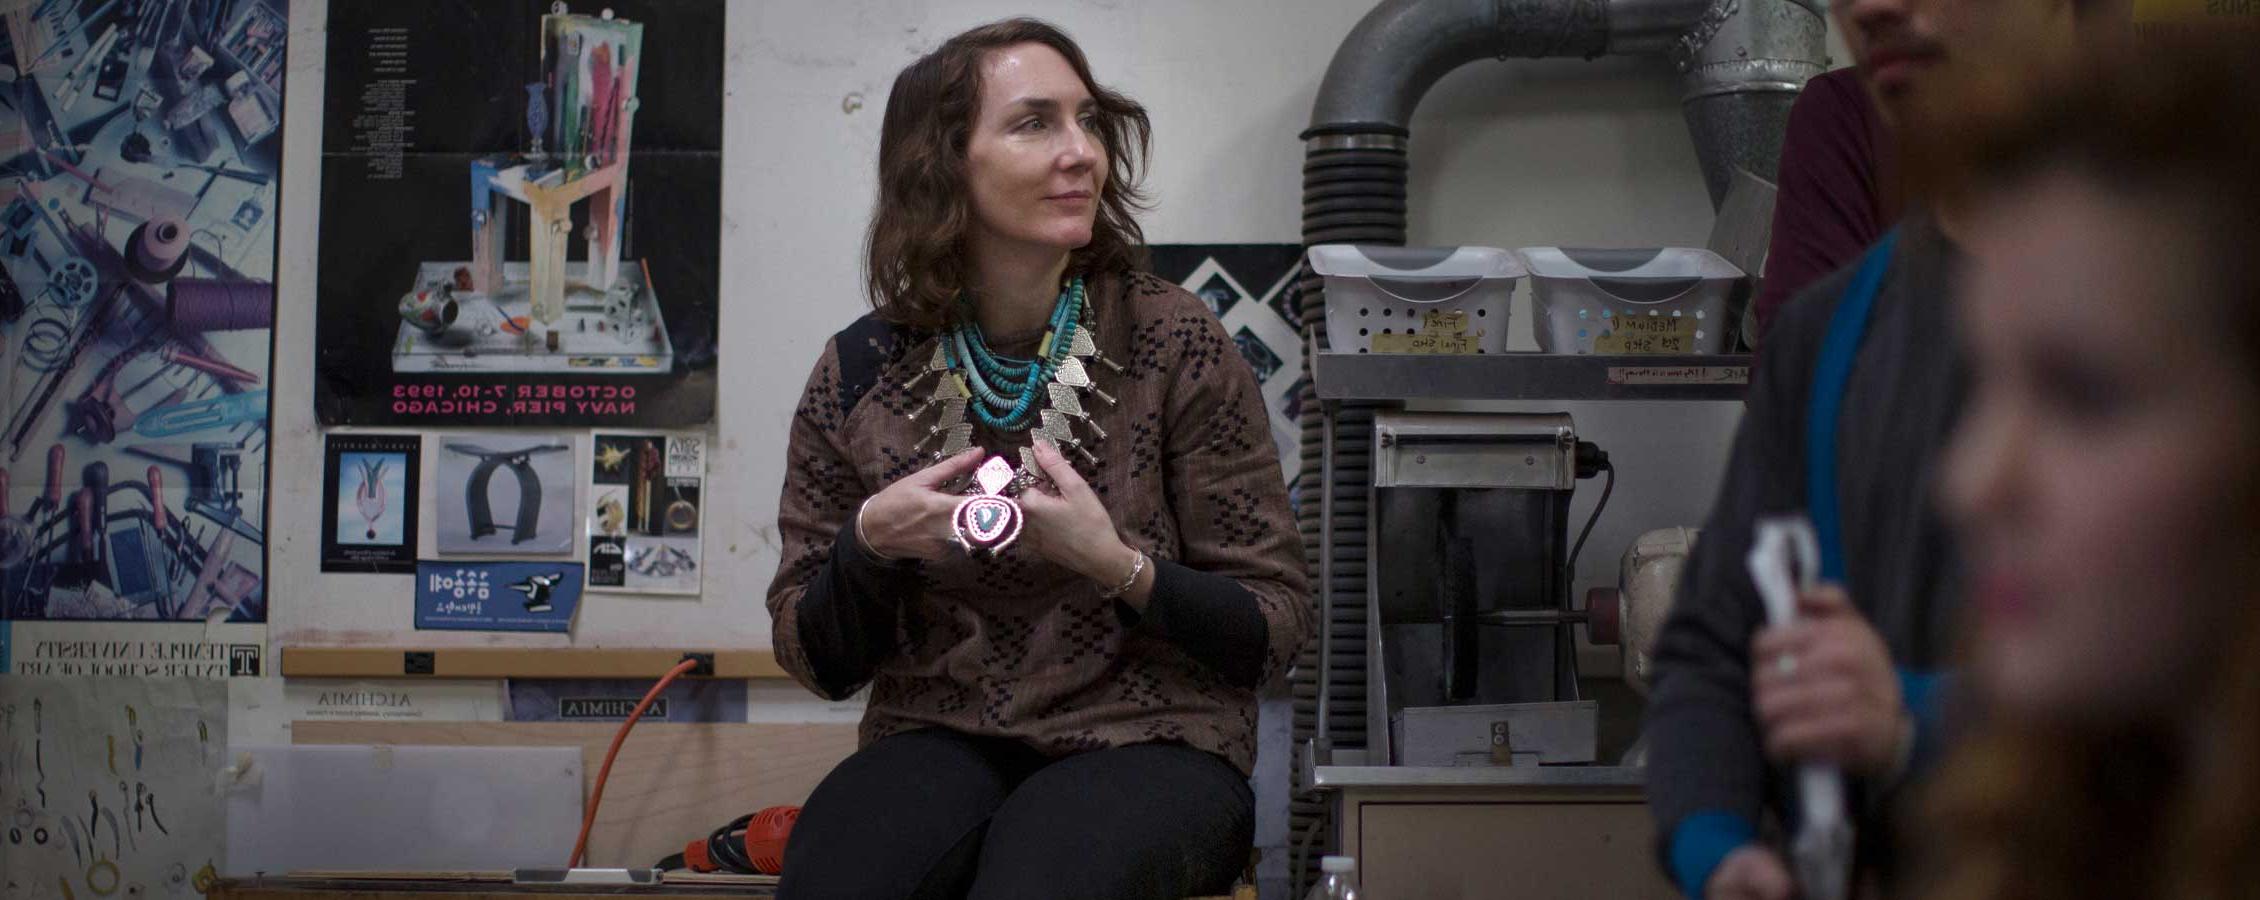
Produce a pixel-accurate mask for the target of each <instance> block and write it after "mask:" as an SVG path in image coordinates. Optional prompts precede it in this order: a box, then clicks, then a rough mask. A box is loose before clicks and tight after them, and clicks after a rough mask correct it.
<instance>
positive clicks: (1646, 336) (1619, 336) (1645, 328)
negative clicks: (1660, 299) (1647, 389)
mask: <svg viewBox="0 0 2260 900" xmlns="http://www.w3.org/2000/svg"><path fill="white" fill-rule="evenodd" d="M1611 322H1612V324H1611V325H1610V327H1609V330H1608V331H1604V332H1602V333H1601V336H1600V337H1597V338H1594V339H1593V352H1595V353H1603V354H1616V353H1693V352H1695V322H1694V320H1692V319H1688V318H1684V317H1680V316H1617V317H1615V318H1614V319H1612V320H1611Z"/></svg>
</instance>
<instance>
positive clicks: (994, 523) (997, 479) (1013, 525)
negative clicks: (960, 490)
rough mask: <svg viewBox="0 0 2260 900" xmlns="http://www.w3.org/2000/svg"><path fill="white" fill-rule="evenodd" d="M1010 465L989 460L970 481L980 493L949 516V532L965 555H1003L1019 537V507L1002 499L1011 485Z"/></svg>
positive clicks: (1001, 459) (960, 505)
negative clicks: (979, 489)
mask: <svg viewBox="0 0 2260 900" xmlns="http://www.w3.org/2000/svg"><path fill="white" fill-rule="evenodd" d="M1012 478H1013V474H1012V464H1011V463H1009V462H1006V461H1005V459H1004V457H1002V456H992V457H989V461H988V462H985V463H982V464H981V468H980V470H979V471H977V472H975V473H973V481H974V483H976V484H978V485H979V486H980V488H981V493H978V494H974V495H972V496H970V497H967V498H965V499H964V500H963V501H961V502H959V503H958V504H957V511H956V512H955V513H953V514H951V515H950V529H951V530H952V531H954V532H955V533H956V535H957V543H958V545H959V546H962V547H964V548H965V552H967V553H975V552H987V553H1002V552H1004V549H1005V548H1006V547H1010V546H1012V541H1013V539H1015V538H1018V537H1019V536H1020V526H1021V514H1020V503H1019V502H1018V501H1016V500H1013V499H1012V498H1011V497H1007V496H1005V495H1004V489H1005V486H1006V485H1009V484H1011V483H1012Z"/></svg>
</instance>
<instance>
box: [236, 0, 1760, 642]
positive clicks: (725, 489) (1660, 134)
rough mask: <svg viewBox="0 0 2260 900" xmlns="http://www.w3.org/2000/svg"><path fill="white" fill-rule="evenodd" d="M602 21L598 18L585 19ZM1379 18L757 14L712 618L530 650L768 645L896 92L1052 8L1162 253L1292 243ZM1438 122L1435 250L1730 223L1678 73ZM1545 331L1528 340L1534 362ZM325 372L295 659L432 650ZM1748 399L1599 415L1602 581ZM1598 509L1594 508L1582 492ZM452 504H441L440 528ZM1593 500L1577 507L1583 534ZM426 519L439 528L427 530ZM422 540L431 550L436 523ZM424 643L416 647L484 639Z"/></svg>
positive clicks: (294, 541) (1549, 66) (308, 72)
mask: <svg viewBox="0 0 2260 900" xmlns="http://www.w3.org/2000/svg"><path fill="white" fill-rule="evenodd" d="M582 5H586V4H584V3H582V2H578V0H576V3H575V6H576V8H578V7H580V6H582ZM1370 5H1371V4H1370V2H1368V0H1137V2H1130V0H1083V2H1073V3H1061V2H1053V3H1029V2H1019V3H1005V2H995V0H761V2H750V0H732V2H731V3H730V18H729V25H728V30H729V34H728V44H727V46H728V50H727V60H728V63H727V66H728V68H727V71H726V73H725V76H726V80H727V94H726V100H725V108H726V117H727V121H726V123H725V125H726V131H725V145H724V146H725V153H726V155H727V161H726V165H725V171H724V190H725V198H724V203H723V210H722V215H723V251H724V252H723V262H722V266H723V270H722V284H724V285H725V286H726V287H725V290H726V291H728V295H727V296H726V297H725V298H724V301H723V303H722V336H723V340H722V347H723V354H722V359H721V376H722V384H723V385H724V388H723V392H722V397H721V411H720V422H719V431H720V435H719V438H720V439H719V441H718V445H719V448H720V450H719V453H718V455H717V458H716V459H715V461H714V462H713V463H712V465H713V466H714V473H713V474H714V476H715V477H714V479H713V483H712V484H711V485H710V487H709V494H708V496H709V503H708V509H709V510H710V511H711V512H710V518H709V521H710V522H711V523H713V526H714V527H712V528H711V529H710V531H709V533H708V537H707V542H708V543H707V554H708V557H709V560H710V562H709V563H708V567H707V572H706V574H707V580H706V584H707V593H706V596H705V597H704V598H703V600H702V601H700V602H697V603H691V602H688V601H654V600H625V599H615V598H607V597H603V596H601V595H600V596H597V597H594V598H592V599H591V601H590V602H588V603H586V604H584V608H583V610H582V611H581V613H580V616H581V619H580V623H579V627H578V632H579V634H581V635H583V637H579V638H565V637H562V636H560V637H554V638H550V637H541V638H535V637H533V636H527V635H511V636H508V640H510V641H511V642H513V643H529V642H533V643H564V642H566V641H572V642H573V643H576V644H579V645H584V646H589V645H611V646H623V645H637V644H642V645H654V644H657V645H663V646H664V645H669V644H680V643H696V644H699V645H716V644H722V645H743V646H766V644H767V641H768V622H767V617H766V615H765V613H764V611H763V608H762V604H761V595H762V590H763V588H764V587H765V586H766V585H767V583H768V581H769V578H770V576H771V574H772V573H773V572H774V570H775V568H776V561H777V557H776V535H775V527H774V526H775V515H776V497H777V488H778V484H779V480H780V478H781V475H782V462H781V458H782V454H783V435H784V432H785V428H786V425H787V422H788V420H789V417H790V415H791V412H792V409H793V407H794V404H795V402H796V401H797V398H798V393H799V390H800V387H801V384H802V381H803V379H804V378H805V377H806V374H807V371H808V368H809V366H810V365H811V364H812V363H813V362H814V360H815V358H816V356H817V354H818V352H819V351H820V350H821V348H822V346H823V342H824V340H825V339H826V338H827V337H828V336H829V335H831V334H832V332H834V331H835V330H837V329H839V328H840V327H842V326H844V325H845V324H846V323H847V322H848V321H850V320H851V319H852V318H854V317H855V316H856V315H858V314H860V312H861V310H862V304H861V299H860V295H859V293H858V288H857V285H858V278H857V276H858V272H857V258H858V252H859V245H860V241H861V236H862V229H863V227H864V224H865V221H866V217H867V215H868V209H869V205H870V202H871V193H872V184H873V174H872V169H873V165H874V159H875V155H876V143H877V136H878V129H879V119H880V111H881V109H882V108H883V105H884V102H885V92H886V90H887V88H888V86H889V84H890V83H891V81H892V79H893V76H894V74H895V72H896V71H897V70H899V69H900V68H901V67H902V66H903V65H904V64H906V63H907V62H909V61H910V60H911V59H913V58H914V57H915V56H916V55H917V54H918V53H920V52H923V51H924V50H926V49H929V48H930V47H932V46H933V45H934V44H936V43H938V42H939V41H940V40H942V39H943V38H945V37H947V36H948V35H950V34H953V33H955V32H957V31H959V30H962V29H964V28H966V27H968V26H971V25H974V24H978V23H981V22H984V21H988V20H991V19H995V18H999V17H1003V16H1007V15H1013V14H1019V13H1034V14H1038V15H1041V16H1044V17H1046V18H1049V19H1051V20H1053V21H1055V22H1057V23H1058V24H1060V25H1062V26H1064V27H1065V28H1067V29H1068V30H1069V31H1070V32H1071V33H1072V34H1073V35H1075V37H1076V38H1077V39H1078V40H1079V41H1081V42H1082V43H1083V45H1084V47H1085V49H1086V50H1087V51H1088V52H1089V54H1090V56H1091V59H1092V64H1093V66H1094V67H1095V69H1096V70H1097V73H1098V75H1099V77H1100V78H1101V80H1103V81H1107V82H1109V83H1111V84H1112V85H1114V86H1115V87H1118V88H1120V89H1123V90H1125V91H1127V92H1128V93H1130V94H1131V95H1132V96H1134V97H1136V98H1138V99H1139V100H1141V101H1142V102H1144V103H1145V104H1146V105H1147V107H1148V108H1149V109H1150V110H1151V111H1152V114H1153V118H1154V125H1155V131H1156V142H1155V159H1154V165H1153V170H1152V174H1151V178H1150V180H1149V185H1150V187H1151V189H1152V193H1153V195H1154V197H1155V199H1156V201H1157V203H1158V207H1157V208H1156V209H1155V211H1154V212H1153V213H1152V214H1151V215H1150V216H1149V217H1148V218H1147V219H1146V220H1145V221H1146V225H1147V232H1148V235H1149V237H1150V238H1151V239H1153V240H1155V241H1157V242H1177V243H1194V242H1199V243H1229V242H1288V243H1291V242H1294V241H1296V240H1297V239H1298V235H1299V222H1298V218H1297V217H1298V213H1299V192H1300V177H1301V176H1300V168H1301V159H1302V147H1301V145H1300V142H1298V141H1297V140H1296V139H1295V134H1296V132H1298V131H1300V130H1301V129H1302V128H1303V127H1304V125H1305V124H1307V118H1308V115H1309V110H1310V105H1311V100H1312V97H1313V94H1314V93H1315V91H1316V89H1317V85H1318V81H1319V77H1320V75H1321V73H1323V71H1324V70H1325V65H1326V62H1327V59H1328V58H1329V56H1330V55H1331V54H1332V52H1333V50H1334V48H1335V46H1336V45H1337V44H1338V43H1339V41H1340V40H1341V38H1342V36H1343V35H1344V34H1346V33H1347V32H1348V30H1349V28H1350V26H1351V25H1352V24H1354V23H1355V22H1356V21H1357V19H1358V18H1359V17H1360V16H1361V15H1362V14H1363V13H1364V11H1365V10H1366V9H1367V8H1369V7H1370ZM291 16H292V29H293V32H294V33H293V48H292V61H293V66H292V73H291V77H292V79H293V80H292V82H291V85H290V87H291V90H290V92H289V97H288V117H289V131H290V134H289V146H288V150H287V155H286V157H285V161H286V173H285V183H286V184H287V185H288V186H289V187H288V190H287V191H286V193H285V205H284V215H285V216H286V221H287V222H289V223H291V224H290V225H289V227H288V228H287V229H286V231H285V237H284V238H283V246H282V253H281V258H282V266H281V272H280V276H279V280H280V283H281V296H282V298H283V310H282V314H281V316H280V317H279V319H278V328H277V340H278V342H279V345H278V350H277V359H276V364H277V367H278V371H281V372H310V371H311V370H312V365H313V314H312V304H311V302H310V298H311V297H312V296H313V293H314V285H315V277H316V273H315V272H314V270H313V260H314V257H315V253H314V248H315V243H314V242H315V240H316V228H315V222H316V218H317V213H318V209H319V205H318V204H319V198H318V196H317V194H318V191H317V190H316V185H318V183H319V168H318V167H319V165H320V159H319V155H320V149H321V148H320V129H319V127H318V121H319V118H320V116H321V114H322V97H321V85H322V67H321V62H320V58H321V54H322V49H323V27H324V21H325V15H324V4H323V3H322V2H321V0H293V2H292V4H291ZM1413 131H1414V134H1415V139H1414V141H1413V147H1414V150H1413V165H1414V169H1413V182H1412V190H1411V196H1412V209H1413V213H1412V235H1411V236H1412V239H1413V240H1414V241H1415V242H1436V243H1477V244H1490V245H1495V246H1503V247H1515V246H1521V245H1526V244H1551V243H1575V244H1586V245H1594V244H1601V245H1608V244H1616V245H1637V244H1667V243H1668V244H1697V245H1699V244H1700V243H1701V242H1702V240H1703V239H1704V237H1705V235H1706V233H1707V231H1708V229H1709V227H1710V222H1711V212H1710V206H1709V203H1708V201H1707V199H1706V197H1705V193H1704V190H1703V186H1702V181H1701V177H1700V173H1699V172H1698V170H1697V166H1696V163H1695V158H1694V155H1693V151H1692V148H1691V147H1690V146H1689V143H1688V138H1687V133H1686V128H1685V126H1684V124H1683V123H1682V121H1681V119H1680V115H1679V104H1678V94H1677V89H1676V85H1675V79H1674V78H1673V77H1672V76H1671V74H1670V72H1669V69H1668V66H1666V65H1665V64H1664V63H1663V62H1661V61H1660V60H1654V59H1611V60H1602V61H1598V62H1591V63H1587V62H1580V61H1545V62H1485V63H1479V64H1475V65H1470V66H1468V67H1465V68H1463V69H1461V70H1460V71H1457V72H1454V73H1452V74H1451V75H1450V76H1448V77H1447V78H1445V79H1444V81H1443V82H1442V83H1441V84H1440V85H1439V86H1438V88H1437V89H1436V90H1435V91H1434V92H1433V93H1432V94H1431V95H1430V96H1429V98H1428V100H1427V101H1426V102H1425V103H1423V104H1422V106H1421V108H1420V110H1419V113H1418V115H1417V117H1416V119H1415V122H1414V126H1413ZM1527 319H1528V317H1527V314H1526V313H1525V312H1524V311H1519V310H1518V311H1517V320H1518V323H1517V326H1516V332H1517V337H1516V340H1517V342H1518V345H1519V346H1521V347H1524V348H1528V347H1530V346H1531V344H1530V338H1529V330H1528V324H1527ZM310 391H311V384H310V379H277V381H276V388H275V393H276V408H275V423H274V424H275V443H276V446H277V448H278V449H277V452H276V454H275V462H274V469H275V471H274V487H275V490H276V492H277V493H276V499H275V520H276V527H275V528H274V529H273V530H272V533H273V534H274V536H275V538H274V548H273V558H272V566H273V579H274V580H273V585H274V604H273V610H274V622H275V626H276V627H275V630H274V638H275V640H276V642H277V643H278V644H289V643H294V642H316V641H319V642H338V641H349V640H368V639H378V640H386V641H388V642H398V641H400V640H402V639H403V638H405V637H406V636H407V635H409V633H410V632H411V627H412V626H411V622H410V604H409V600H408V588H407V584H406V581H405V579H403V578H401V577H399V576H390V577H379V576H325V575H321V574H319V572H318V569H317V565H316V558H317V556H318V548H317V547H316V546H315V543H314V540H313V535H314V534H316V528H315V526H316V520H317V519H318V517H319V510H320V503H319V493H320V491H319V485H320V480H321V472H320V453H319V449H318V448H319V444H320V442H319V436H318V432H317V431H316V429H315V426H314V424H313V421H312V398H311V395H310ZM1736 409H1737V408H1736V407H1734V406H1733V405H1730V404H1704V405H1695V406H1678V407H1675V406H1671V405H1667V404H1642V405H1632V406H1615V407H1610V408H1602V407H1599V406H1587V407H1574V408H1572V410H1571V411H1572V412H1573V413H1575V414H1576V415H1577V417H1578V423H1579V425H1580V427H1581V428H1582V429H1583V430H1584V431H1585V432H1586V433H1587V434H1588V436H1590V437H1592V438H1593V439H1596V440H1599V441H1601V442H1602V443H1603V444H1604V446H1606V447H1607V448H1608V449H1609V451H1610V452H1611V453H1612V454H1613V455H1614V456H1615V459H1616V461H1617V463H1618V465H1619V468H1620V469H1621V470H1622V474H1621V483H1620V485H1619V488H1618V491H1617V496H1616V499H1615V500H1614V501H1613V502H1612V506H1611V512H1610V513H1609V515H1608V519H1607V520H1606V521H1605V522H1604V523H1603V524H1602V526H1601V527H1600V528H1599V529H1598V530H1597V531H1596V532H1595V535H1594V538H1593V542H1592V544H1591V545H1590V546H1589V547H1588V550H1587V553H1586V560H1585V563H1584V565H1582V566H1581V567H1580V572H1581V575H1582V576H1583V578H1584V579H1586V580H1613V578H1614V571H1615V562H1614V560H1615V558H1616V556H1617V555H1618V554H1619V553H1621V551H1622V549H1623V548H1624V547H1625V546H1626V544H1627V543H1628V542H1629V540H1630V539H1631V537H1632V536H1633V535H1635V534H1637V533H1638V532H1639V531H1641V530H1645V529H1646V528H1649V527H1657V526H1662V525H1667V524H1681V523H1694V522H1697V521H1699V520H1700V518H1701V512H1702V510H1703V509H1704V508H1705V507H1706V506H1707V505H1708V503H1709V500H1710V495H1711V493H1712V491H1713V489H1714V486H1715V482H1716V478H1717V473H1718V470H1719V467H1720V465H1721V464H1722V463H1723V460H1724V453H1725V446H1726V443H1727V439H1728V437H1729V435H1730V433H1731V429H1732V426H1733V422H1734V421H1735V417H1736V415H1737V412H1736ZM1582 493H1583V494H1584V495H1586V496H1591V495H1593V494H1597V493H1598V491H1597V490H1589V491H1585V492H1582ZM432 505H433V504H430V503H427V504H425V507H426V509H427V510H429V509H430V508H431V507H432ZM1583 510H1584V507H1583V506H1582V505H1581V506H1580V507H1579V509H1578V510H1577V511H1576V512H1575V514H1574V516H1575V517H1576V520H1577V521H1580V522H1581V521H1582V516H1583ZM427 516H428V513H427ZM423 530H424V533H425V534H427V535H429V534H431V533H432V529H431V526H430V523H429V521H428V519H427V522H426V524H425V527H424V529H423ZM495 639H496V638H493V637H490V636H485V635H476V634H455V633H436V632H435V633H425V634H420V635H415V640H416V642H417V643H419V644H425V645H432V644H443V643H477V642H482V641H488V640H495Z"/></svg>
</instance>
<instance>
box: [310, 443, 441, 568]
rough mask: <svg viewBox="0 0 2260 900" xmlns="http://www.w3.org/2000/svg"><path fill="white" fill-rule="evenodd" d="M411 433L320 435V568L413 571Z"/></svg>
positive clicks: (420, 450)
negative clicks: (321, 439)
mask: <svg viewBox="0 0 2260 900" xmlns="http://www.w3.org/2000/svg"><path fill="white" fill-rule="evenodd" d="M423 458H424V440H423V438H421V437H418V436H416V435H412V434H333V435H330V436H328V437H326V438H324V439H323V441H322V571H324V572H396V573H405V572H414V571H416V521H417V484H418V481H417V476H418V471H417V470H418V469H419V468H421V467H422V465H423Z"/></svg>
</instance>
